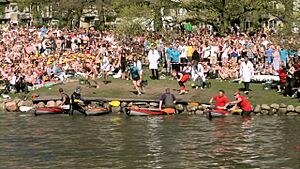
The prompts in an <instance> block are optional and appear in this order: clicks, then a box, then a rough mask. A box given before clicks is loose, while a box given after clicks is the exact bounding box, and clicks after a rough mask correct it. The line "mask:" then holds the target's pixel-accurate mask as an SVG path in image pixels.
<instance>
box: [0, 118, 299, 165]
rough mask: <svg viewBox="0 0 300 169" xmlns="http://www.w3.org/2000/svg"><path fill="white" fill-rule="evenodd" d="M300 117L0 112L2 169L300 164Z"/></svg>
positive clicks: (0, 161) (0, 160) (0, 159)
mask: <svg viewBox="0 0 300 169" xmlns="http://www.w3.org/2000/svg"><path fill="white" fill-rule="evenodd" d="M299 122H300V118H297V117H294V118H293V119H290V118H282V117H269V116H268V117H253V118H249V119H242V118H240V117H230V118H219V119H213V120H212V121H209V120H207V119H206V118H202V117H199V116H163V117H132V118H128V117H125V116H111V115H108V116H102V117H88V118H85V117H82V116H74V117H69V116H44V117H42V116H41V117H33V116H18V115H17V114H12V115H6V114H0V132H1V135H0V168H44V167H45V166H46V167H47V168H143V169H144V168H172V169H173V168H174V169H175V168H189V169H192V168H297V167H299V165H300V151H298V150H296V149H295V147H297V146H300V144H299V140H300V135H299V132H298V131H299V130H300V125H299Z"/></svg>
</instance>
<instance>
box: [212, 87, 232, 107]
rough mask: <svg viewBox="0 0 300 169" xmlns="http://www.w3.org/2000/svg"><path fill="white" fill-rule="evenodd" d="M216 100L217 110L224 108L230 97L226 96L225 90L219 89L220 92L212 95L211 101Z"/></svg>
mask: <svg viewBox="0 0 300 169" xmlns="http://www.w3.org/2000/svg"><path fill="white" fill-rule="evenodd" d="M214 100H215V101H216V104H215V110H222V109H224V108H225V105H226V104H227V103H228V99H227V97H226V96H225V92H224V90H219V94H218V95H216V96H214V97H212V98H211V99H210V101H209V103H210V104H212V102H213V101H214Z"/></svg>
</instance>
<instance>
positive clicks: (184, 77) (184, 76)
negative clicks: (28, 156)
mask: <svg viewBox="0 0 300 169" xmlns="http://www.w3.org/2000/svg"><path fill="white" fill-rule="evenodd" d="M172 76H173V77H175V78H177V81H178V84H179V86H180V92H179V94H180V95H181V94H186V93H188V92H187V90H186V87H185V85H184V83H186V82H187V81H188V80H189V79H190V77H191V76H190V74H189V73H185V72H177V71H176V70H173V72H172Z"/></svg>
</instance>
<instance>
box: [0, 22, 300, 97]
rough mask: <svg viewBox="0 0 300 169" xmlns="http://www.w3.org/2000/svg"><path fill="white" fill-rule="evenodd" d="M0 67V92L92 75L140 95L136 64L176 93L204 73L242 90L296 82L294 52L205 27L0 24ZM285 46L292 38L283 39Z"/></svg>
mask: <svg viewBox="0 0 300 169" xmlns="http://www.w3.org/2000/svg"><path fill="white" fill-rule="evenodd" d="M0 33H1V42H0V43H1V45H0V51H1V52H0V64H1V67H0V72H1V76H2V80H3V82H4V85H5V90H4V91H5V92H12V91H14V92H21V91H23V92H27V91H28V89H29V88H30V87H31V86H35V85H41V84H45V83H46V82H47V81H56V80H64V79H65V78H67V77H68V76H69V75H79V76H83V77H85V79H86V80H87V82H88V84H89V85H91V84H90V82H89V79H92V80H93V81H94V83H95V85H96V87H97V88H99V87H100V86H101V85H100V84H98V82H97V81H96V79H97V78H98V77H103V79H104V83H105V84H106V83H107V81H108V77H109V76H110V75H112V76H113V77H114V78H120V79H122V80H126V79H131V80H133V83H134V86H135V88H136V90H137V92H138V95H141V94H142V92H143V91H142V90H143V89H142V79H143V78H142V74H143V73H142V71H143V68H145V66H144V67H143V65H148V68H149V70H151V71H150V72H151V78H152V79H154V80H159V79H160V78H161V77H162V76H161V72H163V73H164V74H165V75H171V76H173V77H175V78H176V79H177V80H178V83H179V85H180V88H181V89H180V94H185V93H187V90H186V87H185V85H184V83H185V82H186V81H187V80H188V79H192V80H193V81H194V83H193V84H194V85H195V88H196V89H198V88H200V89H204V88H205V87H206V79H207V78H219V79H222V80H227V79H238V78H241V80H242V81H243V82H244V84H245V92H246V93H247V92H249V90H250V89H249V83H250V81H251V79H252V77H253V76H254V75H272V76H273V75H274V76H279V77H280V81H279V83H278V92H281V93H284V94H285V95H290V96H292V95H293V94H294V93H295V89H297V88H298V87H300V86H299V85H300V83H299V81H300V78H299V74H300V73H299V72H300V71H299V69H300V59H299V55H300V50H299V51H297V50H288V49H286V48H283V47H281V46H283V45H281V44H280V43H279V44H278V43H276V42H275V40H274V39H272V36H271V35H268V34H267V33H266V32H263V31H260V32H255V33H228V34H226V33H225V34H224V35H222V36H219V35H217V34H214V33H212V32H210V31H208V30H207V29H202V28H201V29H199V30H196V31H193V32H187V31H183V32H182V31H180V30H174V31H167V32H165V33H162V34H159V33H152V32H147V33H144V34H139V35H136V36H125V35H120V34H116V33H114V32H113V31H102V32H100V31H97V30H95V29H93V28H90V29H76V30H68V29H64V28H63V29H60V28H55V27H46V26H43V27H41V28H35V27H21V26H13V25H9V24H6V25H2V26H1V28H0ZM283 41H285V43H287V44H292V43H295V42H296V41H297V40H296V39H293V38H290V39H283V40H282V43H283Z"/></svg>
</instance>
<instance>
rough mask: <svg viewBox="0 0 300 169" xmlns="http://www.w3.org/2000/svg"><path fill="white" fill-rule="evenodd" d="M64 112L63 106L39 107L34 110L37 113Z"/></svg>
mask: <svg viewBox="0 0 300 169" xmlns="http://www.w3.org/2000/svg"><path fill="white" fill-rule="evenodd" d="M63 112H64V109H63V108H60V107H44V108H37V109H36V110H35V112H34V114H35V115H44V114H61V113H63Z"/></svg>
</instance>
